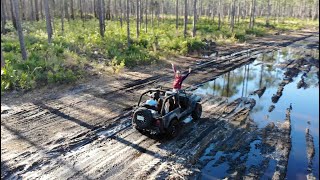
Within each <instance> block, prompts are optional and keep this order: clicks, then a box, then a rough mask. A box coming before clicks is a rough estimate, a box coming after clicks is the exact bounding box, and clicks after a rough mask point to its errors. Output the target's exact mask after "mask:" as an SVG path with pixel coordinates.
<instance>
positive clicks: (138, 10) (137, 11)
mask: <svg viewBox="0 0 320 180" xmlns="http://www.w3.org/2000/svg"><path fill="white" fill-rule="evenodd" d="M136 8H137V10H136V15H137V20H136V22H137V38H139V34H140V32H139V27H140V25H139V23H140V16H139V12H140V1H139V0H137V7H136Z"/></svg>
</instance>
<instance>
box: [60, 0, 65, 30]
mask: <svg viewBox="0 0 320 180" xmlns="http://www.w3.org/2000/svg"><path fill="white" fill-rule="evenodd" d="M64 1H65V0H62V2H61V31H62V33H63V32H64Z"/></svg>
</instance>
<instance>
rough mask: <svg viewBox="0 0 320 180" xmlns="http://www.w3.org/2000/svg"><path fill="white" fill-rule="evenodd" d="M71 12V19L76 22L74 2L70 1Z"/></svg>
mask: <svg viewBox="0 0 320 180" xmlns="http://www.w3.org/2000/svg"><path fill="white" fill-rule="evenodd" d="M70 12H71V19H72V20H74V8H73V0H70Z"/></svg>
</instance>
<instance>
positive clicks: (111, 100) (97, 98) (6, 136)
mask: <svg viewBox="0 0 320 180" xmlns="http://www.w3.org/2000/svg"><path fill="white" fill-rule="evenodd" d="M314 33H317V32H312V31H299V32H290V33H289V34H280V35H272V36H267V37H264V38H259V39H255V40H253V41H250V42H247V43H246V44H238V45H234V46H228V47H223V46H221V47H217V49H216V50H217V51H218V52H219V55H220V56H219V57H209V58H197V57H175V58H171V59H168V60H163V61H161V62H160V63H159V64H155V65H151V66H147V67H137V68H135V69H131V70H128V69H126V70H124V72H123V73H121V74H118V75H110V74H104V73H102V74H98V75H94V76H92V77H90V78H89V79H86V80H83V81H81V82H77V84H74V85H61V86H48V87H44V88H42V89H38V90H34V91H32V92H28V93H21V92H12V93H9V94H6V95H4V96H2V97H1V178H2V179H16V178H19V177H21V178H22V179H107V178H110V179H190V178H191V179H198V178H200V169H201V168H202V167H203V165H204V164H203V161H201V162H199V158H200V156H201V155H202V154H203V153H204V150H205V149H206V148H207V147H208V145H209V143H214V144H215V145H216V147H218V148H215V149H213V150H212V151H211V152H209V154H211V155H213V154H216V153H218V152H219V151H223V152H224V153H227V154H228V155H227V156H226V157H227V158H226V159H224V158H220V159H218V160H217V162H216V164H219V163H220V164H221V163H223V162H229V164H230V166H231V167H230V168H229V170H228V172H227V174H228V178H229V179H238V178H240V177H242V178H243V179H256V178H258V177H260V178H263V177H266V173H265V172H266V170H267V169H269V168H270V167H269V166H270V165H269V164H270V162H271V160H275V165H274V168H273V169H272V170H271V172H272V173H271V174H270V175H269V176H268V178H273V179H284V178H285V175H286V167H287V164H288V156H289V153H290V148H291V141H290V129H291V124H290V107H288V110H287V112H286V115H285V117H286V118H285V119H284V121H283V123H281V124H273V123H271V124H269V125H268V126H267V127H265V128H263V129H259V128H257V126H256V124H255V123H254V122H253V121H252V119H250V118H249V114H250V111H251V109H252V107H253V106H254V105H255V102H254V101H252V99H248V98H242V99H241V98H240V99H236V100H235V101H232V102H228V100H227V99H226V98H224V97H217V96H215V97H208V96H206V97H203V100H202V106H203V111H204V112H203V115H202V119H201V120H199V121H192V122H191V123H188V124H185V125H184V126H183V128H182V132H180V135H179V136H178V137H176V138H174V139H173V140H166V139H159V138H152V137H149V136H145V135H142V134H141V133H139V132H138V131H136V130H135V129H133V128H132V126H131V119H130V117H131V113H132V112H131V109H132V106H133V105H135V104H136V102H137V99H138V98H139V95H140V94H141V92H143V91H145V90H146V89H148V88H150V87H155V86H157V85H161V86H162V87H163V88H170V87H171V82H172V70H171V65H170V63H175V64H176V65H177V66H178V67H179V68H181V69H182V70H187V69H188V67H192V69H193V72H192V74H191V75H190V77H189V78H188V79H187V80H186V82H185V84H184V87H185V88H187V89H188V90H193V89H195V88H196V87H198V86H199V85H201V84H203V83H205V82H208V81H209V80H212V79H214V78H216V77H218V76H219V75H221V74H224V73H226V72H229V71H231V70H233V69H235V68H237V67H240V66H242V65H245V64H247V63H249V62H252V61H254V59H255V57H256V56H257V55H259V54H260V53H263V52H271V51H274V50H276V49H278V48H280V47H285V46H287V45H289V44H291V43H293V42H296V41H299V40H302V39H305V38H307V37H310V36H312V35H314ZM266 42H267V43H266ZM305 65H309V66H315V67H317V68H319V62H317V63H314V64H313V63H312V62H309V61H303V60H300V61H294V62H291V61H288V62H286V63H285V64H283V67H284V68H287V69H288V73H287V74H286V76H287V77H286V78H285V79H284V80H283V83H281V84H280V85H279V90H278V92H277V94H275V95H274V100H275V101H276V99H277V98H279V97H280V96H281V90H282V89H283V87H284V86H285V85H286V84H288V83H289V82H290V77H294V76H295V73H296V71H295V70H296V69H298V70H299V69H300V70H305V69H303V68H305V67H306V66H305ZM318 74H319V71H318ZM301 86H302V87H303V82H301ZM259 92H260V93H261V90H260V91H259V90H257V92H255V93H259ZM262 93H263V92H262ZM240 104H245V105H244V106H240ZM258 136H260V137H262V140H257V137H258ZM307 139H310V137H309V136H307ZM254 145H259V146H261V150H260V156H261V157H262V161H263V166H261V167H257V166H254V165H249V166H248V165H247V163H248V161H249V159H250V158H251V157H250V154H252V152H251V151H252V148H250V147H252V146H254ZM310 151H311V150H310ZM310 158H311V156H310ZM310 171H312V170H310Z"/></svg>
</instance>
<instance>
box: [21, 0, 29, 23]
mask: <svg viewBox="0 0 320 180" xmlns="http://www.w3.org/2000/svg"><path fill="white" fill-rule="evenodd" d="M20 3H21V4H19V11H21V12H22V20H26V14H27V13H26V11H27V8H25V7H26V2H25V0H20Z"/></svg>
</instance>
